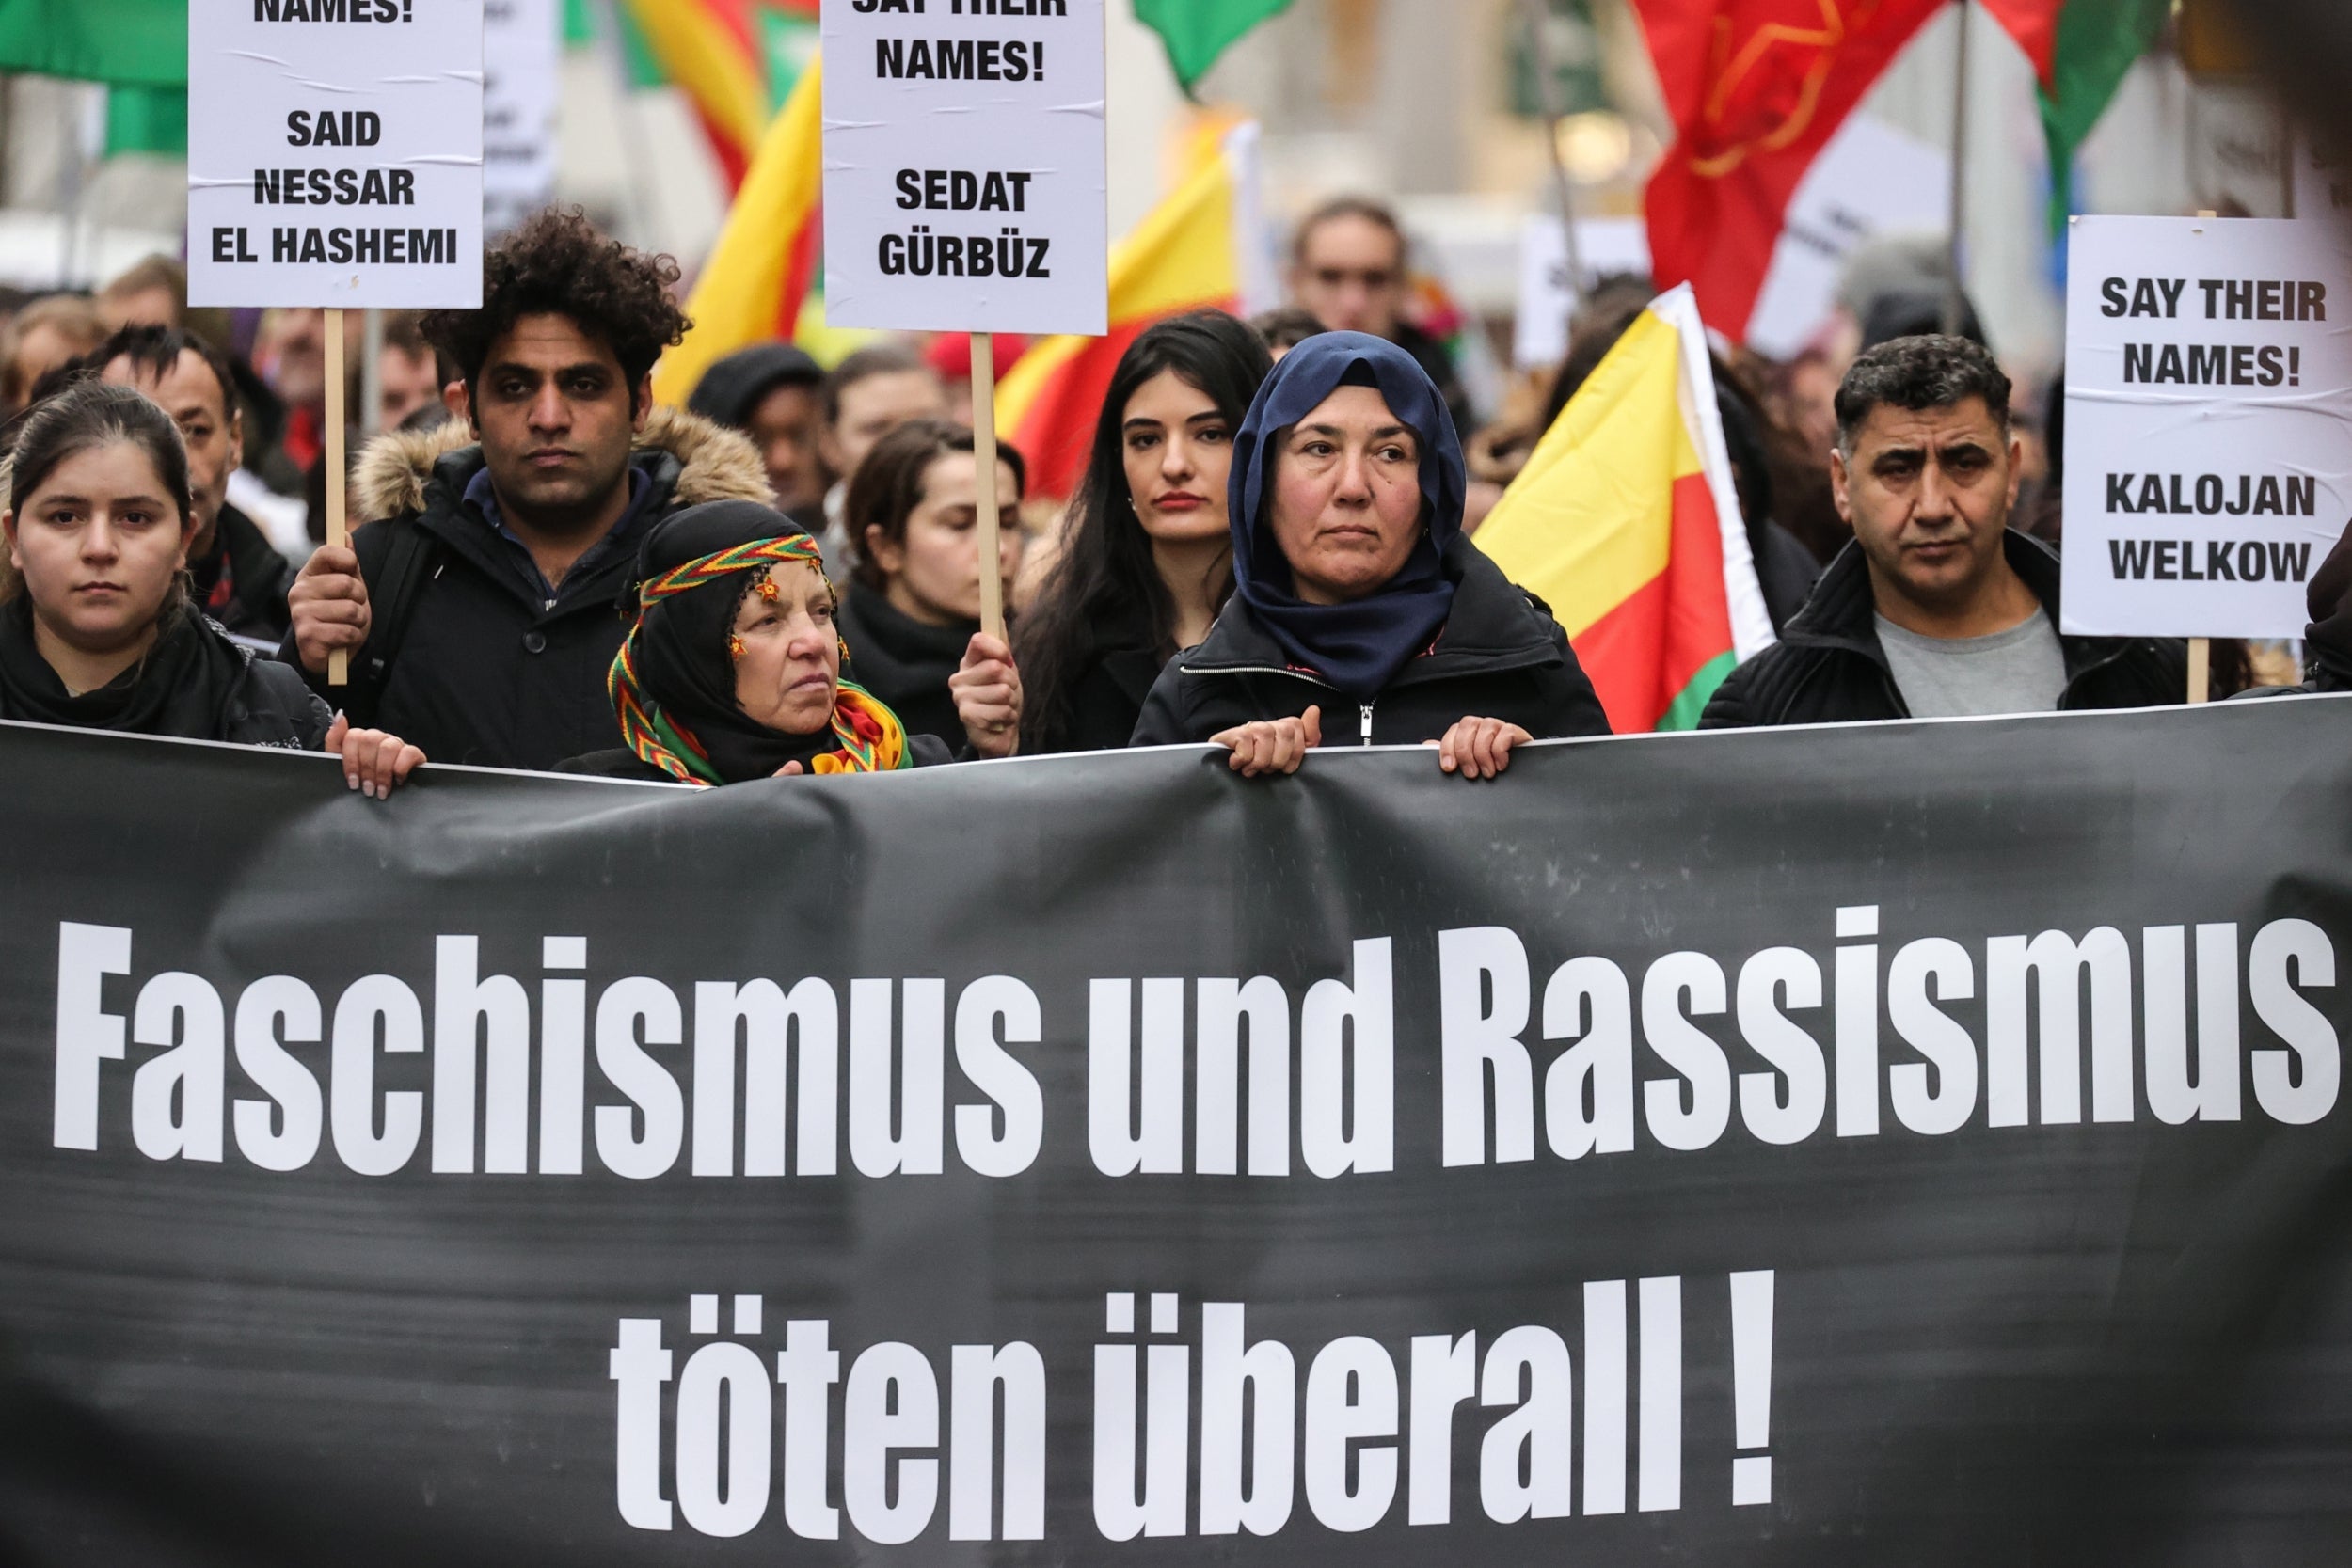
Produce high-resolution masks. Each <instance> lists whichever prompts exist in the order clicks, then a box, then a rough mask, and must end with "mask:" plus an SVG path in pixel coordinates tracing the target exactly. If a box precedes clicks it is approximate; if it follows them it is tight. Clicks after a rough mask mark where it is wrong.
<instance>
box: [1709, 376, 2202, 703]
mask: <svg viewBox="0 0 2352 1568" xmlns="http://www.w3.org/2000/svg"><path fill="white" fill-rule="evenodd" d="M2009 392H2010V386H2009V377H2008V376H2006V375H2004V374H2003V373H2002V372H2001V368H2000V366H1999V365H1997V364H1996V363H1994V359H1993V356H1992V355H1990V354H1988V353H1987V352H1985V350H1984V348H1983V346H1982V345H1981V344H1979V343H1973V342H1969V341H1965V340H1963V339H1960V338H1947V337H1936V336H1930V337H1920V338H1898V339H1896V340H1895V341H1892V342H1888V343H1882V344H1880V345H1879V346H1878V347H1876V348H1874V349H1872V350H1870V351H1869V352H1868V353H1867V354H1865V355H1864V356H1862V357H1861V358H1859V359H1857V360H1855V361H1854V366H1853V369H1852V370H1851V371H1850V372H1847V375H1846V380H1845V384H1844V385H1843V386H1841V387H1839V388H1838V389H1837V446H1836V450H1835V451H1832V452H1831V453H1830V479H1831V483H1832V487H1833V489H1834V491H1835V493H1836V499H1837V509H1838V512H1839V514H1840V515H1843V516H1844V517H1845V518H1846V520H1847V521H1848V522H1850V523H1851V524H1852V525H1853V533H1854V536H1853V543H1852V544H1851V545H1849V546H1846V548H1845V549H1844V550H1842V551H1841V552H1839V554H1838V557H1837V559H1836V560H1835V561H1833V562H1830V565H1829V569H1828V570H1827V571H1825V572H1823V573H1822V574H1821V580H1820V583H1819V584H1817V585H1816V586H1815V588H1814V590H1813V596H1812V597H1811V598H1809V599H1807V600H1806V601H1805V604H1804V609H1803V610H1799V611H1798V612H1797V613H1796V614H1795V615H1794V616H1792V617H1791V618H1790V619H1789V622H1788V626H1786V627H1785V628H1784V629H1783V630H1782V633H1781V640H1780V641H1779V642H1778V643H1777V644H1776V645H1774V646H1772V647H1770V648H1767V649H1765V650H1764V651H1763V652H1762V653H1760V654H1757V655H1756V657H1754V658H1751V659H1749V660H1748V661H1747V662H1746V663H1745V664H1742V665H1741V666H1740V668H1738V669H1737V670H1734V671H1733V672H1732V673H1731V674H1730V675H1729V676H1728V677H1727V678H1726V679H1725V680H1724V684H1723V685H1722V686H1721V687H1720V688H1718V689H1717V690H1716V693H1715V696H1714V698H1713V700H1712V701H1710V702H1709V703H1708V705H1707V712H1706V715H1705V716H1704V717H1703V718H1702V719H1701V721H1700V723H1701V726H1702V727H1703V728H1707V729H1728V728H1735V727H1740V726H1744V725H1754V724H1821V723H1851V722H1853V721H1862V720H1872V719H1906V718H1945V717H1955V716H1969V715H1981V714H1996V713H2040V712H2048V711H2049V710H2051V709H2053V708H2096V707H2151V706H2155V705H2159V704H2165V703H2177V702H2179V701H2181V699H2182V697H2183V695H2184V694H2185V690H2186V687H2187V659H2186V657H2185V650H2184V649H2183V648H2182V646H2181V644H2180V643H2179V642H2178V641H2169V640H2165V639H2156V638H2133V639H2122V638H2093V637H2064V636H2061V635H2059V633H2058V629H2057V627H2058V619H2059V616H2058V558H2057V556H2055V555H2054V554H2052V553H2051V551H2050V549H2049V548H2048V546H2044V545H2042V543H2041V542H2040V541H2039V540H2035V539H2031V538H2028V537H2027V536H2026V535H2025V534H2022V533H2019V532H2016V531H2013V530H2012V529H2010V527H2009V517H2010V510H2011V509H2012V508H2013V507H2014V506H2015V505H2016V504H2017V486H2018V460H2019V456H2020V453H2019V449H2018V442H2017V436H2016V434H2015V433H2014V432H2013V431H2012V430H2011V429H2010V417H2009Z"/></svg>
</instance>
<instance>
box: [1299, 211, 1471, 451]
mask: <svg viewBox="0 0 2352 1568" xmlns="http://www.w3.org/2000/svg"><path fill="white" fill-rule="evenodd" d="M1290 290H1291V301H1292V303H1293V304H1295V305H1296V306H1298V307H1299V308H1300V309H1304V310H1306V311H1307V312H1309V313H1310V314H1311V315H1312V316H1313V317H1314V318H1315V319H1316V320H1317V321H1319V322H1321V323H1322V324H1323V325H1324V326H1325V327H1327V328H1328V329H1329V330H1331V331H1333V332H1369V333H1370V334H1372V336H1374V337H1375V338H1386V339H1387V340H1388V341H1391V342H1392V343H1394V344H1395V345H1396V346H1397V347H1399V348H1401V349H1403V350H1404V351H1405V352H1406V353H1407V354H1409V355H1411V356H1413V361H1414V363H1416V364H1418V365H1420V366H1421V368H1422V371H1424V372H1427V374H1428V376H1429V379H1430V380H1432V381H1434V382H1436V383H1437V384H1438V393H1439V394H1440V395H1441V396H1442V397H1443V398H1444V399H1445V404H1446V411H1447V412H1448V413H1450V414H1452V415H1453V416H1454V428H1455V429H1457V430H1471V429H1474V428H1476V426H1477V423H1478V420H1476V418H1475V417H1474V416H1473V413H1472V411H1471V408H1470V397H1469V394H1468V393H1467V392H1465V391H1464V390H1463V388H1462V378H1461V376H1460V375H1459V374H1458V373H1456V372H1455V371H1454V359H1453V356H1451V355H1449V354H1448V353H1447V352H1446V346H1445V344H1443V343H1441V342H1439V341H1438V340H1437V339H1436V338H1434V337H1431V336H1430V335H1429V334H1428V333H1427V332H1424V331H1422V329H1421V328H1420V327H1419V326H1417V325H1414V324H1413V323H1412V322H1411V321H1409V320H1407V319H1406V314H1405V306H1406V301H1407V300H1408V299H1410V298H1411V297H1412V274H1411V270H1410V268H1409V266H1408V265H1407V257H1406V240H1405V226H1404V225H1403V224H1402V223H1400V222H1398V221H1397V216H1396V214H1395V213H1394V212H1393V211H1392V210H1391V209H1390V208H1389V207H1388V206H1387V205H1386V204H1385V203H1382V202H1378V201H1375V200H1373V199H1372V198H1369V197H1361V196H1340V197H1334V198H1331V199H1330V200H1328V201H1326V202H1325V203H1324V204H1323V205H1322V206H1320V207H1317V208H1316V209H1315V210H1314V211H1313V212H1311V213H1310V214H1307V216H1306V219H1305V221H1303V222H1302V223H1300V224H1299V226H1298V232H1297V234H1296V236H1295V238H1294V239H1293V241H1292V243H1291V267H1290Z"/></svg>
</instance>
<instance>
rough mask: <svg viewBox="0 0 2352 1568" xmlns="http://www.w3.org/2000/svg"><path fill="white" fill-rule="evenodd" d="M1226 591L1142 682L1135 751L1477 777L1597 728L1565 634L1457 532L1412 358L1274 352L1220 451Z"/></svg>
mask: <svg viewBox="0 0 2352 1568" xmlns="http://www.w3.org/2000/svg"><path fill="white" fill-rule="evenodd" d="M1226 483H1227V490H1228V501H1227V506H1226V513H1227V519H1228V522H1229V524H1230V526H1231V527H1232V538H1233V595H1232V598H1231V599H1230V600H1228V601H1227V602H1226V605H1225V609H1224V610H1223V612H1222V613H1221V614H1219V615H1218V617H1217V620H1216V625H1215V626H1213V627H1211V628H1210V631H1209V635H1208V639H1207V640H1206V641H1203V642H1202V643H1201V644H1200V646H1199V647H1197V648H1194V649H1192V650H1190V651H1189V652H1187V653H1184V654H1180V655H1178V656H1177V657H1176V658H1175V659H1174V660H1173V661H1172V662H1171V663H1169V665H1168V668H1167V669H1165V670H1163V671H1162V672H1161V673H1160V678H1159V680H1158V682H1157V684H1155V685H1154V686H1153V687H1152V694H1151V696H1150V698H1149V699H1147V700H1146V702H1145V703H1144V705H1143V716H1142V718H1141V720H1140V721H1138V722H1137V724H1136V733H1135V738H1134V740H1133V744H1135V745H1137V746H1153V745H1168V744H1173V743H1177V742H1183V741H1194V742H1199V741H1210V742H1213V743H1215V744H1216V745H1219V746H1223V747H1225V748H1226V749H1227V750H1228V751H1229V752H1232V759H1231V760H1232V767H1233V769H1234V771H1236V772H1239V773H1242V774H1245V775H1248V776H1251V777H1256V776H1259V775H1263V774H1270V773H1290V772H1295V771H1296V770H1297V768H1298V765H1299V762H1300V761H1301V759H1303V758H1304V756H1305V755H1306V753H1307V752H1309V751H1310V750H1311V749H1313V748H1315V747H1317V746H1319V745H1321V744H1323V740H1324V736H1325V734H1326V726H1327V725H1328V726H1329V733H1330V734H1331V735H1332V736H1333V737H1334V738H1335V739H1338V738H1340V737H1342V736H1343V737H1344V741H1343V744H1344V743H1353V744H1360V745H1365V746H1372V745H1417V744H1428V745H1431V746H1434V747H1436V748H1437V751H1438V766H1439V767H1440V768H1442V769H1443V770H1444V771H1446V772H1448V773H1451V774H1454V775H1455V776H1457V777H1460V778H1467V779H1484V778H1493V777H1494V776H1495V775H1497V774H1499V773H1501V772H1502V770H1503V769H1504V768H1508V767H1509V766H1510V753H1511V752H1512V750H1513V748H1515V747H1517V746H1520V745H1523V744H1525V743H1526V742H1528V741H1530V740H1548V739H1555V738H1560V737H1564V736H1586V735H1606V734H1608V733H1609V721H1608V719H1607V717H1606V716H1605V715H1604V714H1603V713H1602V711H1601V706H1600V702H1599V699H1598V698H1597V697H1596V696H1595V695H1594V694H1593V688H1592V683H1591V682H1590V681H1588V680H1586V679H1585V677H1584V673H1583V671H1582V670H1581V669H1580V668H1578V665H1577V661H1576V655H1575V653H1574V652H1573V651H1572V650H1570V648H1569V647H1568V639H1567V635H1566V634H1565V632H1563V631H1562V630H1561V629H1560V626H1559V623H1558V622H1556V621H1554V620H1553V619H1552V616H1551V611H1550V610H1549V608H1548V607H1546V606H1545V604H1544V603H1543V601H1542V600H1540V599H1537V598H1536V597H1535V596H1534V595H1533V594H1529V593H1527V592H1526V591H1525V590H1524V589H1521V588H1519V587H1518V586H1517V585H1515V584H1514V583H1512V582H1511V581H1509V580H1508V579H1507V578H1504V577H1503V575H1502V572H1501V571H1500V570H1498V569H1497V568H1496V567H1495V565H1494V563H1493V562H1489V561H1488V560H1487V559H1486V557H1485V556H1483V555H1481V554H1479V553H1478V548H1477V546H1474V545H1472V544H1471V543H1470V540H1469V539H1468V538H1467V537H1466V536H1465V535H1464V534H1463V532H1462V506H1463V497H1464V491H1465V488H1466V480H1465V473H1464V469H1463V464H1462V444H1461V442H1460V440H1459V439H1458V438H1457V437H1456V436H1455V435H1454V420H1453V418H1452V416H1450V415H1449V414H1448V413H1447V412H1446V405H1445V400H1444V398H1443V397H1441V396H1440V395H1439V394H1438V388H1437V385H1436V384H1435V383H1434V382H1432V381H1431V380H1430V379H1429V376H1428V374H1427V372H1424V371H1422V368H1421V367H1420V366H1419V365H1418V364H1416V363H1415V362H1414V361H1413V358H1412V356H1410V355H1408V354H1406V352H1405V351H1404V350H1403V349H1400V348H1398V347H1397V346H1396V345H1395V344H1393V343H1391V342H1389V341H1386V340H1384V339H1380V338H1375V337H1370V336H1367V335H1366V334H1364V333H1361V332H1327V333H1325V334H1323V335H1322V336H1320V337H1315V338H1310V339H1308V340H1307V341H1305V342H1303V343H1301V344H1299V345H1298V346H1297V347H1296V348H1295V349H1293V350H1291V352H1290V353H1289V354H1288V355H1286V356H1283V359H1282V362H1281V363H1280V364H1279V365H1277V366H1275V367H1274V373H1273V374H1272V375H1271V376H1269V377H1267V378H1266V381H1265V384H1264V385H1263V387H1261V388H1259V389H1258V395H1257V399H1256V401H1254V402H1253V403H1252V404H1250V405H1249V414H1248V418H1247V419H1245V420H1243V421H1242V427H1241V431H1240V434H1239V436H1237V437H1236V438H1235V440H1234V442H1233V457H1232V469H1231V472H1230V475H1229V477H1228V479H1227V482H1226Z"/></svg>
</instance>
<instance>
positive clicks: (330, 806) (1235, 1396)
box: [0, 698, 2352, 1568]
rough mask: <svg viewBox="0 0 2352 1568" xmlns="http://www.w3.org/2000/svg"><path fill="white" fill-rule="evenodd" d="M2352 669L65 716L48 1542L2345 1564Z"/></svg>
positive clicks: (4, 971)
mask: <svg viewBox="0 0 2352 1568" xmlns="http://www.w3.org/2000/svg"><path fill="white" fill-rule="evenodd" d="M2348 807H2352V703H2346V702H2344V701H2343V700H2341V699H2336V698H2307V699H2299V700H2280V701H2267V702H2250V703H2233V704H2227V705H2217V706H2215V707H2212V708H2209V709H2205V710H2200V711H2193V712H2192V711H2176V712H2162V713H2147V714H2117V715H2088V716H2074V717H2052V718H2036V719H2019V720H2007V721H1955V722H1942V723H1921V724H1895V725H1879V726H1856V727H1852V728H1845V729H1818V730H1806V731H1783V732H1772V733H1753V734H1732V735H1715V734H1706V735H1692V736H1645V737H1636V738H1629V739H1622V740H1604V741H1595V742H1576V743H1566V744H1559V745H1544V746H1537V747H1534V748H1533V749H1530V750H1528V751H1525V752H1521V753H1519V754H1518V756H1517V757H1516V759H1515V760H1514V763H1513V765H1512V768H1511V770H1510V772H1509V774H1508V775H1507V776H1506V777H1504V778H1503V779H1502V780H1501V781H1499V782H1496V783H1491V784H1463V783H1461V782H1459V781H1456V780H1453V779H1448V778H1445V777H1442V776H1441V775H1440V774H1439V772H1438V768H1437V766H1436V763H1435V762H1434V760H1433V759H1432V757H1431V756H1430V754H1429V753H1428V752H1425V751H1422V750H1417V749H1416V750H1388V751H1375V752H1366V753H1353V752H1344V751H1343V752H1324V753H1317V754H1315V755H1314V756H1312V757H1311V759H1310V760H1309V762H1308V764H1307V766H1306V768H1305V769H1304V770H1303V771H1302V772H1301V773H1300V774H1298V775H1297V776H1296V777H1295V778H1289V779H1275V780H1259V781H1243V780H1240V779H1237V778H1235V777H1233V776H1232V774H1231V773H1230V772H1229V771H1228V769H1227V768H1226V767H1225V765H1224V762H1223V760H1222V754H1221V753H1214V754H1213V753H1210V752H1206V751H1195V750H1168V751H1160V752H1129V753H1117V754H1102V755H1093V756H1085V757H1077V758H1067V759H1054V760H1047V761H1040V762H1015V763H1007V764H986V765H980V766H975V767H965V768H937V769H927V770H923V771H920V772H911V773H898V774H889V775H880V776H866V777H857V778H839V779H832V778H823V779H796V780H779V781H774V782H771V783H764V784H746V785H739V786H736V787H732V788H726V789H719V790H709V791H687V790H683V789H677V788H672V787H666V786H646V785H627V784H606V783H599V782H596V781H590V780H571V779H559V778H551V777H542V776H523V775H501V774H493V773H481V772H472V771H468V770H464V769H440V768H436V769H428V770H426V771H425V772H424V773H423V774H422V775H421V777H420V779H419V780H418V781H417V782H416V783H414V784H411V785H410V786H409V787H408V788H406V789H404V790H403V791H402V792H401V793H400V794H399V795H398V796H397V797H396V798H394V799H393V800H391V801H390V802H389V804H383V803H372V802H367V801H364V800H360V799H358V797H356V796H353V795H351V794H349V793H348V792H346V791H345V790H344V788H343V787H342V779H341V776H340V773H339V772H338V770H337V769H336V768H335V767H334V765H333V764H332V763H331V761H328V760H326V759H320V758H310V757H301V756H291V755H283V754H264V753H261V752H248V751H241V750H237V749H234V748H226V747H210V746H201V745H190V744H182V743H173V742H155V741H144V740H126V739H121V738H117V737H111V736H94V735H87V734H78V733H71V732H59V731H47V730H39V729H31V728H26V727H23V726H15V725H9V726H0V822H4V823H5V831H0V886H5V887H6V889H7V892H8V898H7V912H8V918H7V920H6V921H5V922H0V1041H4V1042H5V1052H0V1193H5V1194H6V1196H7V1201H6V1202H5V1203H0V1559H5V1560H8V1561H9V1562H11V1563H33V1564H52V1563H107V1564H114V1565H125V1568H145V1565H155V1568H196V1565H199V1564H202V1565H210V1564H215V1563H237V1564H279V1563H287V1564H293V1563H324V1562H333V1563H337V1564H351V1565H359V1568H373V1565H377V1564H384V1565H389V1564H411V1563H421V1562H431V1563H435V1564H452V1565H458V1564H485V1565H487V1564H501V1565H507V1564H514V1563H518V1562H534V1563H536V1562H547V1563H555V1562H561V1563H564V1564H571V1565H603V1564H612V1565H621V1564H639V1563H644V1564H654V1563H663V1564H666V1563H676V1562H697V1563H700V1562H707V1563H734V1562H741V1563H768V1562H779V1561H787V1562H805V1563H819V1564H822V1563H840V1564H847V1563H852V1562H858V1563H897V1562H903V1563H910V1564H933V1563H946V1564H965V1563H970V1564H979V1563H990V1564H1016V1565H1028V1564H1038V1565H1042V1564H1059V1563H1102V1564H1122V1563H1135V1564H1168V1565H1174V1564H1190V1563H1205V1562H1212V1561H1214V1562H1219V1563H1232V1564H1243V1565H1248V1564H1273V1563H1281V1564H1285V1565H1294V1564H1302V1563H1304V1564H1314V1563H1332V1564H1344V1565H1346V1568H1371V1565H1385V1564H1393V1565H1398V1568H1407V1565H1421V1564H1430V1565H1437V1564H1454V1563H1463V1562H1491V1563H1538V1562H1541V1563H1550V1562H1564V1561H1592V1562H1615V1561H1629V1560H1671V1561H1683V1562H1705V1563H1731V1562H1738V1563H1741V1564H1759V1563H1761V1564H1777V1563H1788V1564H1799V1563H1803V1564H1819V1563H1824V1562H1827V1563H1854V1564H1866V1563H1868V1564H1876V1563H1889V1562H1904V1563H1922V1564H1970V1565H1977V1564H1984V1563H1994V1562H1999V1563H2013V1562H2026V1561H2033V1562H2067V1563H2119V1564H2121V1563H2131V1564H2145V1563H2158V1564H2170V1563H2181V1564H2188V1563H2211V1562H2262V1563H2265V1564H2269V1563H2299V1562H2321V1561H2328V1560H2338V1559H2340V1557H2341V1554H2342V1552H2343V1549H2344V1544H2345V1542H2346V1541H2347V1539H2352V1485H2347V1482H2346V1477H2347V1475H2348V1474H2352V1243H2348V1241H2347V1234H2346V1232H2347V1227H2352V1201H2347V1195H2348V1194H2352V1135H2348V1134H2347V1117H2346V1113H2345V1110H2344V1104H2343V1095H2342V1054H2341V1037H2342V1034H2343V1031H2344V1025H2345V1022H2346V1017H2347V1010H2346V1007H2345V1003H2344V987H2345V986H2346V985H2347V984H2352V974H2340V973H2339V972H2340V969H2341V968H2342V967H2343V960H2344V958H2346V957H2347V956H2352V955H2347V954H2346V953H2345V951H2344V944H2345V942H2346V941H2347V939H2348V938H2352V833H2347V830H2346V823H2347V822H2352V810H2348V809H2347V808H2348Z"/></svg>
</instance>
